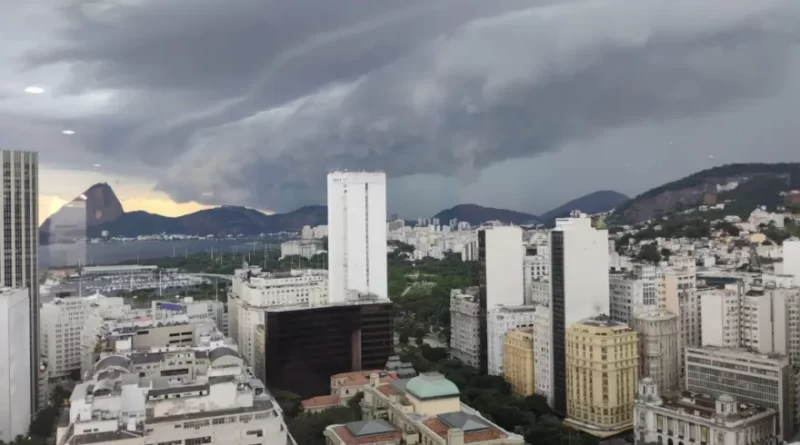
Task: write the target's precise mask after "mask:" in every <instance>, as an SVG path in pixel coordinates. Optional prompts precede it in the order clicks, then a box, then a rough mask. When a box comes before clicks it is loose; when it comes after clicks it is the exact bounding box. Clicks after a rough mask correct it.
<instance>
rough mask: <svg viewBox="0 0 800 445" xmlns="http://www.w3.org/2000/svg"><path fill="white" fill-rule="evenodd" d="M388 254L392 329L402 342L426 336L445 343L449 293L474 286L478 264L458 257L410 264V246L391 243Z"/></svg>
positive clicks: (448, 313)
mask: <svg viewBox="0 0 800 445" xmlns="http://www.w3.org/2000/svg"><path fill="white" fill-rule="evenodd" d="M392 245H393V246H395V247H396V250H395V251H394V252H391V253H390V254H389V258H388V269H389V271H388V274H389V298H391V300H392V301H393V302H394V310H395V315H396V319H395V320H396V322H395V328H396V331H397V333H398V335H399V336H400V342H401V343H408V340H409V338H411V337H413V338H415V339H416V341H417V342H420V343H421V342H422V338H423V337H425V336H426V335H428V334H438V335H439V336H440V337H441V339H442V340H444V341H446V340H447V339H448V338H449V335H450V334H449V333H450V291H451V290H452V289H464V288H466V287H469V286H474V285H477V272H476V267H477V264H476V263H474V262H469V261H462V260H461V257H460V255H458V254H446V256H445V258H444V259H442V260H436V259H433V258H430V257H426V258H423V259H421V260H416V261H412V260H411V259H409V258H410V253H411V252H413V247H412V246H409V245H407V244H403V243H398V242H393V243H392Z"/></svg>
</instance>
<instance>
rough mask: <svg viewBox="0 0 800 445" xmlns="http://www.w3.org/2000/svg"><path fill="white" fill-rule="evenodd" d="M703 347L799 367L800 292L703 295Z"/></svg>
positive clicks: (777, 290) (775, 290)
mask: <svg viewBox="0 0 800 445" xmlns="http://www.w3.org/2000/svg"><path fill="white" fill-rule="evenodd" d="M701 301H702V334H703V345H704V346H718V347H729V348H738V347H742V348H747V349H750V350H753V351H758V352H760V353H764V354H769V353H776V354H783V355H787V356H788V357H789V358H790V360H791V362H792V364H798V363H800V321H798V320H800V289H799V288H774V287H772V288H767V289H764V288H759V287H753V286H751V288H750V289H749V290H747V291H746V292H745V293H744V295H739V293H738V292H737V291H736V290H735V289H724V290H716V291H709V292H703V293H702V296H701Z"/></svg>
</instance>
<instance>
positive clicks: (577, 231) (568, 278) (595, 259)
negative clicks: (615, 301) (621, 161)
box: [550, 214, 609, 414]
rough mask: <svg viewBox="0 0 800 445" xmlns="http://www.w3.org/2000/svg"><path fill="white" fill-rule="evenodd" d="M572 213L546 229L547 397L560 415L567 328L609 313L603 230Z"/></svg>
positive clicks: (564, 389) (564, 387) (564, 386)
mask: <svg viewBox="0 0 800 445" xmlns="http://www.w3.org/2000/svg"><path fill="white" fill-rule="evenodd" d="M574 216H575V217H573V218H559V219H557V220H556V227H555V228H554V229H553V230H552V231H551V232H550V290H551V292H550V299H551V301H550V332H551V333H552V342H551V353H552V357H553V360H552V367H553V372H552V373H551V378H552V379H553V384H552V386H551V387H552V398H551V401H552V408H553V410H555V411H556V412H557V413H561V414H566V410H567V361H566V348H565V341H566V337H565V336H566V330H567V327H568V326H570V325H572V324H573V323H577V322H579V321H581V320H584V319H587V318H590V317H593V316H595V315H597V314H608V313H609V279H608V231H607V230H605V229H603V230H600V229H595V228H594V227H592V221H591V219H590V218H589V217H587V216H585V215H582V214H575V215H574Z"/></svg>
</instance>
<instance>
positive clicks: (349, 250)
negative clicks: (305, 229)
mask: <svg viewBox="0 0 800 445" xmlns="http://www.w3.org/2000/svg"><path fill="white" fill-rule="evenodd" d="M328 286H329V292H330V297H329V301H330V302H331V303H338V302H342V301H345V300H346V299H347V294H348V291H355V292H358V293H370V294H374V295H377V296H378V297H380V298H389V295H388V293H389V291H388V283H387V271H386V173H383V172H342V171H336V172H331V173H328Z"/></svg>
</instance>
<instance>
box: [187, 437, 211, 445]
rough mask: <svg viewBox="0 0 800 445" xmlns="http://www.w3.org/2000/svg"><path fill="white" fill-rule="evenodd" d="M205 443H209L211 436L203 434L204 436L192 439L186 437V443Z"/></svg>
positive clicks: (190, 444) (195, 444)
mask: <svg viewBox="0 0 800 445" xmlns="http://www.w3.org/2000/svg"><path fill="white" fill-rule="evenodd" d="M206 443H211V436H204V437H195V438H192V439H186V445H203V444H206Z"/></svg>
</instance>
